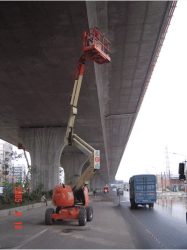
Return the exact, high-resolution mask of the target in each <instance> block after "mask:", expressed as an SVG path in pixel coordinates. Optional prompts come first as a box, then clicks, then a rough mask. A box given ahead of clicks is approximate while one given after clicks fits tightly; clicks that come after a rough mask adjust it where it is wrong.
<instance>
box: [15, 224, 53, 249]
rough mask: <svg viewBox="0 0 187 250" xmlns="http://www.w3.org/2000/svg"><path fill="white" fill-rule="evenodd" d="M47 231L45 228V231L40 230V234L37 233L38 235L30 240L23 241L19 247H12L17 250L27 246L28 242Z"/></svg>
mask: <svg viewBox="0 0 187 250" xmlns="http://www.w3.org/2000/svg"><path fill="white" fill-rule="evenodd" d="M47 230H48V229H47V228H46V229H44V230H42V231H41V232H39V233H37V234H35V235H34V236H32V237H31V238H30V239H28V240H26V241H24V242H23V243H22V244H21V245H19V246H16V247H14V248H13V249H18V248H21V247H22V246H24V245H25V244H27V243H29V242H30V241H32V240H34V239H35V238H37V237H38V236H39V235H41V234H43V233H45V231H47Z"/></svg>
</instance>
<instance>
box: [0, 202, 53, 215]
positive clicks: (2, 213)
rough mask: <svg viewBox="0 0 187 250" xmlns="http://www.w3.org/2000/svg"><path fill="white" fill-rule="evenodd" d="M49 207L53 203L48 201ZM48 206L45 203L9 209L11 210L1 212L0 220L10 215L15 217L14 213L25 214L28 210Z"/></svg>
mask: <svg viewBox="0 0 187 250" xmlns="http://www.w3.org/2000/svg"><path fill="white" fill-rule="evenodd" d="M47 204H48V205H51V204H52V201H48V202H47ZM44 206H46V205H45V203H41V202H40V203H34V204H30V205H27V206H20V207H14V208H9V209H5V210H0V219H1V218H3V217H6V216H9V215H13V214H14V213H20V212H24V211H27V210H31V209H34V208H38V207H44Z"/></svg>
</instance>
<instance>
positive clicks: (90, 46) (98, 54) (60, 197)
mask: <svg viewBox="0 0 187 250" xmlns="http://www.w3.org/2000/svg"><path fill="white" fill-rule="evenodd" d="M109 44H110V43H109V41H108V40H107V39H106V38H105V37H104V35H102V34H101V33H100V32H99V31H98V29H97V28H94V29H89V30H86V31H84V32H83V55H82V56H81V58H80V60H79V62H78V64H77V69H76V73H75V83H74V88H73V93H72V97H71V101H70V105H71V110H70V117H69V122H68V126H67V131H66V135H65V138H64V141H65V143H66V145H68V146H75V147H77V148H78V149H80V150H81V151H82V152H83V153H84V154H86V155H87V156H88V157H89V162H90V165H89V167H88V168H87V169H86V171H85V172H84V173H83V174H82V176H81V177H80V178H79V180H78V181H77V182H76V183H75V185H74V187H73V188H71V187H70V186H68V185H56V186H55V187H54V189H53V204H54V206H56V212H54V209H53V208H48V209H47V210H46V213H45V221H46V224H47V225H52V224H53V223H54V221H55V220H63V219H70V220H74V219H78V221H79V225H80V226H85V225H86V222H87V221H92V218H93V209H92V207H91V206H88V204H89V196H88V189H87V187H86V185H87V184H88V182H89V180H90V179H91V178H92V176H93V175H94V174H95V173H96V172H97V171H98V169H100V151H99V150H95V149H94V148H93V147H91V146H90V145H89V144H87V143H86V142H85V141H84V140H82V139H81V138H80V137H78V136H77V135H76V134H74V133H73V126H74V122H75V117H76V115H77V103H78V98H79V93H80V89H81V84H82V79H83V73H84V69H85V62H86V59H88V60H90V61H94V62H96V63H97V64H105V63H108V62H110V61H111V59H110V57H109V53H110V51H109Z"/></svg>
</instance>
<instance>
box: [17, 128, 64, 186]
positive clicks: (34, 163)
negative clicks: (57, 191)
mask: <svg viewBox="0 0 187 250" xmlns="http://www.w3.org/2000/svg"><path fill="white" fill-rule="evenodd" d="M65 132H66V128H34V129H22V130H20V131H19V137H20V139H21V140H22V141H23V142H24V146H25V147H26V150H28V151H29V153H30V155H31V170H32V171H31V178H32V181H31V188H32V191H34V190H36V189H37V188H38V184H39V183H42V184H43V187H42V189H43V190H50V189H53V187H54V186H55V185H58V184H59V167H60V156H61V154H62V151H63V148H64V147H65V143H64V136H65Z"/></svg>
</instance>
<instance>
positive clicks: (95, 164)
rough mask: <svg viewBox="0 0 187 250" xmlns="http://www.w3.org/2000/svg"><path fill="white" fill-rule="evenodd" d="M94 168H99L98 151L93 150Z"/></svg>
mask: <svg viewBox="0 0 187 250" xmlns="http://www.w3.org/2000/svg"><path fill="white" fill-rule="evenodd" d="M94 169H100V151H99V150H94Z"/></svg>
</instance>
